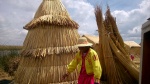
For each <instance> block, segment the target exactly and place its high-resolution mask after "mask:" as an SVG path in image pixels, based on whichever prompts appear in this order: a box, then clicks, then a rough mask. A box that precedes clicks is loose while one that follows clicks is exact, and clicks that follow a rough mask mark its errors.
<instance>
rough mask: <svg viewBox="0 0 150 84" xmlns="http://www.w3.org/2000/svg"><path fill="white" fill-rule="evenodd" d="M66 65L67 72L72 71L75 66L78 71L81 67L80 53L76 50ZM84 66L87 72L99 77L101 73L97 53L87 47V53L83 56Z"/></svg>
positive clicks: (96, 77) (95, 77)
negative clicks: (73, 56)
mask: <svg viewBox="0 0 150 84" xmlns="http://www.w3.org/2000/svg"><path fill="white" fill-rule="evenodd" d="M67 67H68V73H71V72H73V71H74V70H75V69H76V67H77V70H78V72H79V73H80V70H81V67H82V55H81V53H80V52H78V53H77V54H76V56H75V58H74V59H73V60H72V61H71V62H70V64H69V65H68V66H67ZM85 68H86V73H87V74H94V79H100V77H101V74H102V68H101V65H100V61H99V58H98V55H97V53H96V52H95V51H94V50H93V49H91V48H90V49H89V51H88V54H87V55H86V57H85Z"/></svg>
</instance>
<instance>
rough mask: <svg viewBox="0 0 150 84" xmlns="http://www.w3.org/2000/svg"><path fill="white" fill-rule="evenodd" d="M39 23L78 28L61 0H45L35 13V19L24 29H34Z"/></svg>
mask: <svg viewBox="0 0 150 84" xmlns="http://www.w3.org/2000/svg"><path fill="white" fill-rule="evenodd" d="M39 25H42V26H43V25H58V26H68V27H71V28H78V26H79V25H78V24H77V23H76V22H75V21H73V20H72V19H71V18H70V16H69V14H68V12H67V10H66V9H65V7H64V5H63V4H62V3H61V2H60V0H43V2H42V3H41V5H40V6H39V8H38V10H37V12H36V13H35V16H34V19H33V20H31V21H30V22H29V23H28V24H26V25H25V26H24V29H27V30H29V29H32V28H35V27H36V26H39Z"/></svg>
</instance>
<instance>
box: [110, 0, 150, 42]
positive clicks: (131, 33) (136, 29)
mask: <svg viewBox="0 0 150 84" xmlns="http://www.w3.org/2000/svg"><path fill="white" fill-rule="evenodd" d="M149 4H150V0H143V1H142V3H141V4H139V8H136V9H133V10H130V11H124V10H115V11H113V12H112V14H113V15H114V16H115V17H116V18H117V24H118V28H119V31H120V32H121V35H122V36H123V39H124V40H136V41H137V39H139V40H138V42H140V40H141V25H142V24H143V23H144V22H146V19H147V18H149V17H150V13H149V10H150V5H149ZM124 35H126V36H124Z"/></svg>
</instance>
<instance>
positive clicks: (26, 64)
mask: <svg viewBox="0 0 150 84" xmlns="http://www.w3.org/2000/svg"><path fill="white" fill-rule="evenodd" d="M24 29H26V30H28V33H27V36H26V38H25V40H24V44H23V49H22V52H21V56H22V59H21V62H20V65H19V67H18V70H17V72H16V74H15V81H14V82H15V83H18V84H51V83H52V84H55V83H56V84H58V83H59V84H64V83H69V84H70V83H74V82H75V81H76V80H77V77H78V76H77V72H76V71H75V72H73V73H72V74H71V75H70V76H69V77H68V79H66V80H61V78H62V75H63V74H64V73H66V71H65V70H66V66H67V64H68V63H69V62H70V61H71V60H72V59H73V57H74V55H75V53H76V52H77V51H78V48H77V47H76V46H75V45H76V43H77V40H78V38H79V34H78V32H77V29H78V24H77V23H76V22H75V21H73V20H72V19H71V18H70V16H69V14H68V12H67V10H66V9H65V7H64V5H63V4H62V2H61V1H60V0H43V2H42V3H41V5H40V6H39V8H38V10H37V12H36V13H35V16H34V18H33V20H32V21H30V22H29V23H28V24H26V25H25V26H24Z"/></svg>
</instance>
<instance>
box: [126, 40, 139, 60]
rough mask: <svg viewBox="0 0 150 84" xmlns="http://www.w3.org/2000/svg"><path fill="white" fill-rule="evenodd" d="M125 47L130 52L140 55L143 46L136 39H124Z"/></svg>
mask: <svg viewBox="0 0 150 84" xmlns="http://www.w3.org/2000/svg"><path fill="white" fill-rule="evenodd" d="M124 43H125V48H126V49H127V51H128V52H129V54H133V55H134V56H136V57H140V50H141V46H140V45H139V44H138V43H136V42H134V41H124Z"/></svg>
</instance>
